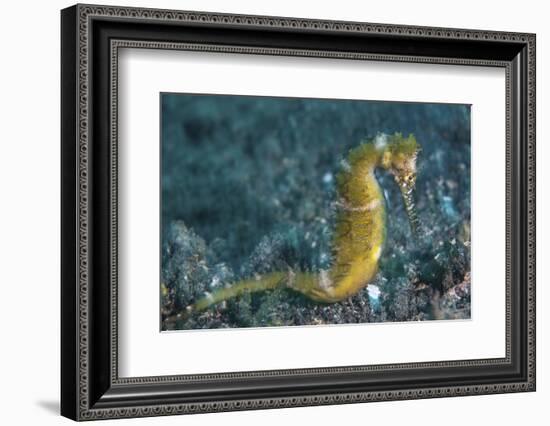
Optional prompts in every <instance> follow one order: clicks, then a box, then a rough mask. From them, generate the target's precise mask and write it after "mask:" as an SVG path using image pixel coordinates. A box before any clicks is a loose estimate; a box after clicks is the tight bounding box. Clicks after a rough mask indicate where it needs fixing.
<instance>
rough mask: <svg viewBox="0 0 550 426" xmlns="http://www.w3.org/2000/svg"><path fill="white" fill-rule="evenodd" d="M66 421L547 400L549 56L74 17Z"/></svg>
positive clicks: (330, 27)
mask: <svg viewBox="0 0 550 426" xmlns="http://www.w3.org/2000/svg"><path fill="white" fill-rule="evenodd" d="M61 51H62V75H61V81H62V93H61V98H62V123H61V126H62V141H61V148H62V150H61V156H62V172H61V174H62V184H61V190H62V218H61V219H62V283H61V287H62V288H61V306H62V308H61V309H62V311H61V316H62V318H61V319H62V329H61V334H62V359H61V365H62V375H61V384H62V389H61V412H62V414H63V415H64V416H66V417H69V418H71V419H74V420H92V419H105V418H121V417H141V416H159V415H169V414H187V413H206V412H214V411H229V410H244V409H263V408H277V407H292V406H307V405H321V404H343V403H354V402H368V401H382V400H400V399H416V398H435V397H446V396H462V395H478V394H490V393H504V392H522V391H534V390H535V35H534V34H523V33H522V34H520V33H508V32H506V33H505V32H495V31H480V30H463V29H449V28H427V27H413V26H403V25H388V24H369V23H359V22H335V21H319V20H307V19H295V18H281V17H269V16H243V15H227V14H216V13H202V12H187V11H170V10H156V9H137V8H128V7H106V6H96V5H76V6H73V7H70V8H67V9H64V10H63V11H62V12H61Z"/></svg>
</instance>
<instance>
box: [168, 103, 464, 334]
mask: <svg viewBox="0 0 550 426" xmlns="http://www.w3.org/2000/svg"><path fill="white" fill-rule="evenodd" d="M161 105H162V110H161V114H162V129H161V130H162V136H161V149H162V167H161V169H162V176H161V188H162V202H161V209H162V279H163V283H164V284H165V286H166V290H165V295H164V296H163V317H171V316H173V315H174V314H177V313H178V312H181V311H182V310H183V309H184V308H185V306H187V305H188V304H189V303H192V302H193V301H195V300H196V299H197V298H200V297H201V296H202V295H204V294H205V292H212V291H213V290H215V289H216V288H219V287H220V286H223V285H230V284H231V283H233V282H235V281H237V280H239V279H242V278H246V277H251V276H254V275H257V274H262V273H264V272H268V271H276V270H287V269H289V268H290V269H293V270H298V269H299V270H303V271H305V270H309V271H318V270H319V269H321V268H324V269H326V268H328V267H329V266H330V263H331V260H332V259H331V236H332V229H333V225H334V218H335V207H334V202H335V201H336V198H337V194H336V190H335V176H336V174H337V173H338V170H339V168H340V167H341V162H342V160H343V159H344V158H345V157H346V155H347V153H348V152H349V150H350V149H351V148H353V147H355V146H357V145H358V144H359V143H360V142H361V141H362V140H365V139H367V138H369V137H373V136H375V135H376V134H377V133H379V132H382V133H394V132H401V133H403V134H404V135H408V134H409V133H412V134H414V135H415V137H416V139H417V140H418V142H419V144H420V145H421V147H422V151H421V152H420V154H419V156H418V178H417V185H416V192H415V200H416V206H417V209H418V215H419V219H420V232H419V235H418V237H417V238H416V239H413V237H412V235H411V232H410V229H409V224H408V220H407V217H406V214H405V210H404V207H403V205H402V202H401V198H400V194H399V190H398V188H397V186H396V185H395V183H394V182H393V179H392V177H391V176H390V175H389V174H387V173H385V172H382V171H380V172H377V177H378V180H379V182H380V184H381V186H382V188H383V189H384V194H385V198H386V208H387V214H388V220H387V241H386V246H385V248H384V251H383V254H382V257H381V259H380V271H379V273H378V276H377V277H376V278H375V280H374V281H373V282H372V285H370V286H369V288H368V289H364V290H362V291H361V292H360V293H359V294H358V295H356V296H354V297H352V298H350V299H349V300H347V301H344V302H340V303H335V304H329V305H327V304H319V303H315V302H312V301H310V300H308V299H306V298H305V297H304V296H301V295H300V294H297V293H293V292H292V291H290V290H286V289H280V290H274V291H269V292H264V293H255V294H246V295H244V296H242V297H240V298H237V299H234V300H230V301H228V302H227V303H223V304H220V305H217V306H215V307H212V308H211V309H209V310H208V311H206V312H204V313H202V314H199V313H197V314H195V315H193V316H191V318H189V319H186V320H185V321H181V320H180V321H177V322H175V323H173V322H171V323H166V324H164V328H179V329H189V328H219V327H250V326H255V327H257V326H270V325H304V324H323V323H329V324H334V323H338V324H340V323H357V322H379V321H409V320H429V319H453V318H469V316H470V291H469V290H470V282H469V270H470V251H469V250H470V249H469V241H470V237H469V223H470V108H469V106H467V105H451V104H422V103H395V102H369V101H352V100H319V99H294V98H266V97H246V96H216V95H186V94H163V95H162V102H161Z"/></svg>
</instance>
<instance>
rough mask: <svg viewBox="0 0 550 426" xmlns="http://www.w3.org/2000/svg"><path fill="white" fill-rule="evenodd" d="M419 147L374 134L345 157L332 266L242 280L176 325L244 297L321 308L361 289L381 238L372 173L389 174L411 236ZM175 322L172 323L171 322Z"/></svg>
mask: <svg viewBox="0 0 550 426" xmlns="http://www.w3.org/2000/svg"><path fill="white" fill-rule="evenodd" d="M419 151H420V146H419V144H418V143H417V141H416V138H415V137H414V136H413V135H409V136H408V137H403V136H402V134H401V133H395V134H393V135H386V134H381V133H379V134H378V135H377V136H376V137H374V138H373V139H371V140H367V141H363V142H362V143H361V144H359V145H358V146H357V147H356V148H354V149H352V150H351V151H350V152H349V155H348V157H347V160H345V161H343V165H342V171H341V172H340V173H339V174H338V175H337V179H336V184H337V193H338V197H339V199H338V201H337V203H336V204H337V206H338V214H337V217H336V222H335V229H334V232H333V238H332V252H333V253H332V258H333V261H332V266H331V268H330V269H329V270H321V271H319V272H317V273H313V272H300V271H293V270H289V271H277V272H270V273H266V274H264V275H262V276H260V277H258V278H249V279H244V280H241V281H239V282H236V283H234V284H233V285H230V286H228V287H225V288H221V289H218V290H215V291H213V292H212V293H207V294H206V296H204V297H203V298H201V299H199V300H198V301H197V302H195V303H193V304H191V305H188V306H187V308H186V309H185V311H184V312H182V313H180V314H178V315H177V316H176V317H177V319H186V318H188V317H189V316H190V315H191V314H192V313H196V312H201V311H204V310H206V309H207V308H208V307H210V306H212V305H215V304H217V303H220V302H222V301H225V300H228V299H231V298H235V297H238V296H240V295H242V294H244V293H246V292H258V291H265V290H269V289H275V288H280V287H286V288H289V289H292V290H294V291H297V292H300V293H302V294H303V295H305V296H306V297H308V298H309V299H311V300H313V301H315V302H321V303H335V302H339V301H342V300H345V299H347V298H349V297H351V296H353V295H355V294H357V293H358V292H359V291H360V290H361V289H363V288H366V287H367V286H368V284H369V282H371V281H372V279H373V278H374V277H375V275H376V274H377V272H378V261H379V259H380V256H381V254H382V250H383V248H384V242H385V238H386V209H385V199H384V196H383V193H382V190H381V188H380V185H379V184H378V181H377V179H376V176H375V173H374V172H375V170H376V169H377V168H382V169H385V170H387V171H389V172H390V173H391V174H392V175H393V178H394V180H395V182H396V183H397V185H398V186H399V188H400V190H401V195H402V198H403V201H404V205H405V210H406V212H407V215H408V218H409V223H410V228H411V231H412V233H413V234H415V233H416V229H417V224H418V217H417V215H416V210H415V205H414V202H413V195H412V194H413V190H414V188H415V184H416V160H417V155H418V153H419ZM170 319H171V320H174V319H176V318H170Z"/></svg>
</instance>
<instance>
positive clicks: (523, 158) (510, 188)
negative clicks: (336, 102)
mask: <svg viewBox="0 0 550 426" xmlns="http://www.w3.org/2000/svg"><path fill="white" fill-rule="evenodd" d="M535 41H536V38H535V35H534V34H524V33H510V32H495V31H479V30H464V29H449V28H427V27H413V26H403V25H386V24H369V23H357V22H335V21H322V20H308V19H293V18H281V17H268V16H243V15H229V14H217V13H202V12H185V11H169V10H155V9H138V8H129V7H106V6H97V5H80V4H79V5H75V6H72V7H70V8H67V9H64V10H63V11H62V12H61V52H62V58H61V69H62V74H61V83H62V84H61V87H62V91H61V100H62V117H61V134H62V140H61V162H62V171H61V191H62V209H61V210H62V216H61V222H62V233H61V241H62V249H61V251H62V252H61V254H62V265H61V271H62V277H61V323H62V327H61V414H62V415H64V416H66V417H69V418H71V419H74V420H91V419H104V418H121V417H140V416H159V415H169V414H184V413H205V412H215V411H229V410H245V409H263V408H277V407H293V406H308V405H321V404H342V403H353V402H366V401H382V400H400V399H415V398H435V397H445V396H463V395H478V394H490V393H504V392H521V391H534V390H535ZM124 46H127V47H130V46H131V47H136V48H139V47H143V48H145V47H147V48H156V49H181V48H187V49H196V50H202V51H211V50H215V51H227V52H233V53H243V54H246V53H259V54H265V55H298V56H314V57H327V58H342V59H354V60H362V59H365V60H375V61H376V60H385V61H388V60H389V61H397V62H422V63H433V64H442V63H443V64H455V65H464V66H469V65H483V66H490V67H501V68H504V69H505V70H506V147H507V154H506V176H500V177H499V176H496V177H495V179H503V180H504V179H506V204H507V205H506V230H504V229H503V232H506V304H507V306H506V314H507V315H506V321H507V324H506V336H507V337H506V339H507V341H506V356H505V357H504V358H498V359H480V360H457V361H441V362H426V363H410V364H386V365H377V366H368V365H366V366H351V367H346V366H327V367H326V368H317V369H302V370H273V371H267V372H265V371H264V372H258V371H257V372H243V373H219V374H207V375H193V376H160V377H136V378H119V377H118V359H117V336H118V329H117V269H116V268H117V215H116V206H117V161H116V160H117V146H116V118H117V115H116V114H117V110H116V89H117V84H118V80H117V68H116V66H117V49H118V48H120V47H124Z"/></svg>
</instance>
